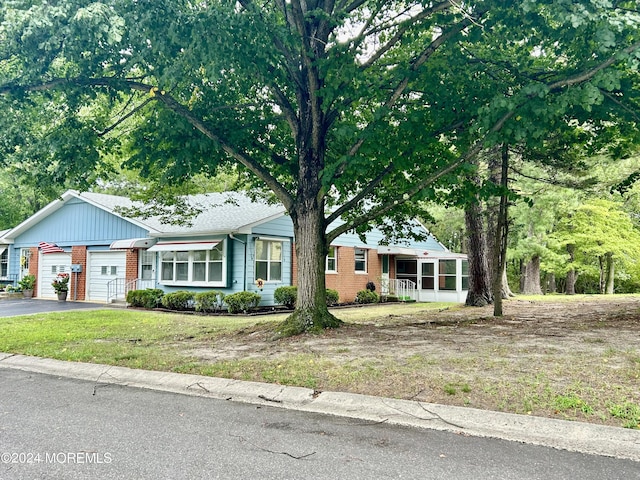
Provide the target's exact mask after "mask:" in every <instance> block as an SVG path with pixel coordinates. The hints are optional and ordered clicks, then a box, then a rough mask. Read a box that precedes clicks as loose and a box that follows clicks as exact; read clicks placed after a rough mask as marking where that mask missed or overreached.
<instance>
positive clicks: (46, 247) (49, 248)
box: [38, 242, 64, 254]
mask: <svg viewBox="0 0 640 480" xmlns="http://www.w3.org/2000/svg"><path fill="white" fill-rule="evenodd" d="M38 247H40V251H41V252H42V253H43V254H46V253H64V250H63V249H61V248H60V247H59V246H57V245H56V244H55V243H47V242H40V244H39V245H38Z"/></svg>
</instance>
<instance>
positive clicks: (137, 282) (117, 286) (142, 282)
mask: <svg viewBox="0 0 640 480" xmlns="http://www.w3.org/2000/svg"><path fill="white" fill-rule="evenodd" d="M155 287H156V280H155V278H149V279H147V278H145V279H142V278H134V279H133V280H129V281H127V279H126V278H115V279H113V280H110V281H109V282H108V283H107V303H112V302H114V301H116V300H126V298H127V293H129V292H130V291H131V290H144V289H145V288H155Z"/></svg>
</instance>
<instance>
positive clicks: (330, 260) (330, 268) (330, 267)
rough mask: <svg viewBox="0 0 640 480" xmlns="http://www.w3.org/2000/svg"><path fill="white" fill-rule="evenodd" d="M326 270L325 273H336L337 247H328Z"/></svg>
mask: <svg viewBox="0 0 640 480" xmlns="http://www.w3.org/2000/svg"><path fill="white" fill-rule="evenodd" d="M326 270H327V272H337V271H338V247H329V253H328V254H327V266H326Z"/></svg>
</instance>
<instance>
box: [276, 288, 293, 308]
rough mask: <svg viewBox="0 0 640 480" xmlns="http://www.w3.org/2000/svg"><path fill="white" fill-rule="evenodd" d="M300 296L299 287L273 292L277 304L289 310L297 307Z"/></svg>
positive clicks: (279, 289)
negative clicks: (297, 299)
mask: <svg viewBox="0 0 640 480" xmlns="http://www.w3.org/2000/svg"><path fill="white" fill-rule="evenodd" d="M297 296H298V287H278V288H276V290H275V292H273V299H274V300H275V302H276V303H280V304H282V305H284V306H285V307H287V308H293V307H295V306H296V298H297Z"/></svg>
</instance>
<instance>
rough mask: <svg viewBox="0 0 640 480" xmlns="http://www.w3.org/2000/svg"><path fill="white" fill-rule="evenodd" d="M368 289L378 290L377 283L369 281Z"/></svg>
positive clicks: (371, 290)
mask: <svg viewBox="0 0 640 480" xmlns="http://www.w3.org/2000/svg"><path fill="white" fill-rule="evenodd" d="M365 288H366V289H367V290H369V291H370V292H375V291H376V284H375V283H373V282H367V286H366V287H365Z"/></svg>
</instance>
